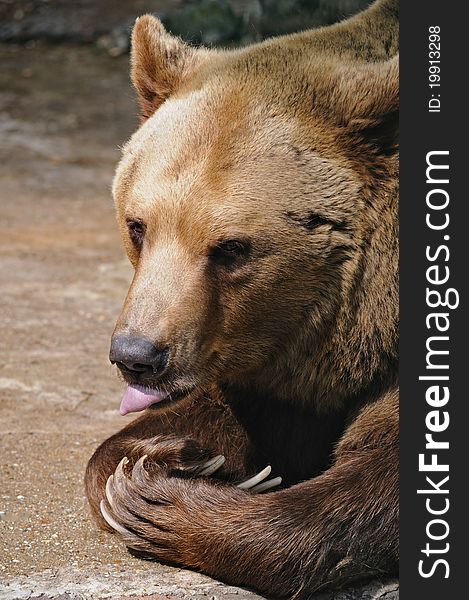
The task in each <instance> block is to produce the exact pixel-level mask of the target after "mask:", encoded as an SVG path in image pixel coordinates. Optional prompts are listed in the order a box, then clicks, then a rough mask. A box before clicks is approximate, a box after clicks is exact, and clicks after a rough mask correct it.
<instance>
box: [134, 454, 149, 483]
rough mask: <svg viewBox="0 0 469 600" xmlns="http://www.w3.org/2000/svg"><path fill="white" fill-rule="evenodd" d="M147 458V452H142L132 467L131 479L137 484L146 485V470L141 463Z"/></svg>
mask: <svg viewBox="0 0 469 600" xmlns="http://www.w3.org/2000/svg"><path fill="white" fill-rule="evenodd" d="M147 458H148V454H144V455H143V456H141V457H140V458H139V459H138V460H137V462H136V463H135V464H134V466H133V469H132V475H131V477H132V481H134V482H135V483H136V484H137V485H140V486H142V485H146V484H147V483H148V477H147V470H146V469H145V467H144V466H143V463H144V462H145V460H146V459H147Z"/></svg>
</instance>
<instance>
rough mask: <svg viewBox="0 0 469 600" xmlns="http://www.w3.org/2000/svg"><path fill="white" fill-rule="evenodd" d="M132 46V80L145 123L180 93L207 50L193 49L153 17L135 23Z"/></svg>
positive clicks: (140, 19)
mask: <svg viewBox="0 0 469 600" xmlns="http://www.w3.org/2000/svg"><path fill="white" fill-rule="evenodd" d="M131 43H132V50H131V57H130V61H131V78H132V83H133V85H134V87H135V89H136V90H137V92H138V99H139V104H140V109H141V114H140V116H141V121H142V122H143V121H145V120H146V119H148V118H149V117H150V116H151V115H152V114H153V113H154V112H155V111H156V109H157V108H158V107H159V106H160V105H161V104H162V103H163V102H164V101H165V100H166V99H167V98H168V97H169V96H170V95H171V94H173V93H174V92H175V91H176V90H177V88H178V86H179V85H180V84H181V83H182V82H183V80H184V79H185V78H186V77H187V76H188V75H190V73H191V71H193V70H194V69H195V67H196V66H197V65H198V64H199V63H200V62H201V61H202V60H203V57H205V56H206V55H207V54H208V51H207V50H205V49H200V50H198V49H195V48H192V47H191V46H189V45H188V44H186V43H184V42H183V41H182V40H181V39H180V38H177V37H174V36H172V35H171V34H170V33H168V32H167V31H166V29H165V28H164V27H163V25H162V23H161V21H160V20H159V19H157V18H155V17H153V16H152V15H144V16H143V17H139V18H138V19H137V20H136V22H135V25H134V28H133V31H132V40H131Z"/></svg>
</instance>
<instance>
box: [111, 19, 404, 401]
mask: <svg viewBox="0 0 469 600" xmlns="http://www.w3.org/2000/svg"><path fill="white" fill-rule="evenodd" d="M309 35H314V32H313V33H312V34H309ZM309 39H310V38H309V36H308V34H300V35H296V36H287V37H284V38H277V39H274V40H269V41H267V42H264V43H262V44H258V45H255V46H252V47H249V48H246V49H241V50H235V51H213V50H207V49H194V48H192V47H190V46H188V45H186V44H185V43H183V42H182V41H181V40H179V39H177V38H174V37H173V36H171V35H170V34H168V33H167V32H166V31H165V30H164V28H163V26H162V25H161V23H160V22H159V21H158V20H157V19H155V18H154V17H151V16H145V17H142V18H140V19H139V20H138V21H137V23H136V25H135V28H134V32H133V40H132V42H133V44H132V47H133V51H132V78H133V82H134V85H135V87H136V89H137V91H138V95H139V100H140V105H141V109H142V123H141V127H140V128H139V130H138V131H137V132H136V133H135V134H134V135H133V137H132V138H131V140H130V141H129V142H128V143H127V144H126V146H125V147H124V150H123V157H122V160H121V162H120V164H119V167H118V169H117V173H116V177H115V181H114V187H113V193H114V197H115V202H116V207H117V215H118V221H119V224H120V229H121V232H122V237H123V240H124V244H125V247H126V250H127V253H128V256H129V258H130V260H131V262H132V264H133V266H134V268H135V274H134V278H133V281H132V284H131V286H130V290H129V292H128V295H127V299H126V301H125V304H124V307H123V311H122V314H121V316H120V318H119V320H118V323H117V326H116V330H115V332H114V336H113V343H112V348H111V359H112V360H113V361H114V362H117V363H118V365H119V367H120V368H121V370H122V372H123V374H124V377H125V379H126V380H127V381H129V382H130V383H132V384H139V385H141V386H144V387H146V388H149V390H148V393H149V394H150V395H153V397H154V398H156V397H157V396H158V394H159V398H160V399H161V398H163V397H164V396H166V394H167V393H170V394H171V398H174V399H176V398H178V397H181V396H183V395H187V393H189V392H191V391H192V390H196V389H197V390H201V389H204V388H207V387H208V386H210V385H212V384H213V383H215V382H217V383H220V384H228V385H229V384H232V385H240V386H252V387H253V388H256V389H262V390H264V391H267V393H271V394H273V395H275V396H278V397H279V398H284V397H285V398H290V399H293V398H295V399H298V400H299V401H312V400H314V399H315V401H316V402H317V403H318V404H320V403H321V402H322V403H326V402H330V401H331V398H332V399H333V401H334V402H340V401H341V400H342V399H343V398H345V397H346V396H347V395H348V394H350V393H352V394H353V393H356V392H358V391H359V390H360V389H361V387H363V386H368V385H374V383H375V382H376V381H379V380H381V379H383V378H387V377H388V376H390V373H391V374H394V371H395V361H396V354H397V327H396V320H397V275H396V272H397V249H396V243H397V240H396V238H397V233H396V227H397V206H396V185H397V183H396V182H397V136H396V132H397V109H398V63H397V58H395V59H392V60H389V61H387V62H379V63H365V62H358V61H356V60H355V61H353V60H349V59H347V58H344V57H340V56H334V55H331V53H322V52H321V51H314V52H312V51H311V48H310V47H309ZM141 390H143V388H141ZM151 390H153V391H151ZM134 401H135V399H134ZM135 402H136V401H135ZM144 405H145V402H144ZM138 408H141V407H140V405H138V402H137V403H136V404H135V405H132V402H130V405H129V407H128V410H137V409H138Z"/></svg>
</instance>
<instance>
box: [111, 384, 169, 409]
mask: <svg viewBox="0 0 469 600" xmlns="http://www.w3.org/2000/svg"><path fill="white" fill-rule="evenodd" d="M167 395H168V394H167V392H160V391H159V390H151V389H149V388H145V387H143V386H142V385H135V384H132V385H129V386H128V388H127V389H126V390H125V392H124V396H123V398H122V400H121V406H120V411H119V412H120V414H121V415H126V414H127V413H132V412H140V411H141V410H144V409H145V408H148V407H149V406H151V405H152V404H156V402H161V401H162V400H164V399H165V398H166V397H167Z"/></svg>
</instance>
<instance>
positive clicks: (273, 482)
mask: <svg viewBox="0 0 469 600" xmlns="http://www.w3.org/2000/svg"><path fill="white" fill-rule="evenodd" d="M281 483H282V478H281V477H274V478H273V479H268V480H267V481H264V482H263V483H259V484H258V485H255V486H254V487H253V488H251V492H252V493H253V494H261V493H262V492H266V491H267V490H270V489H271V488H274V487H277V486H278V485H280V484H281Z"/></svg>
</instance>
